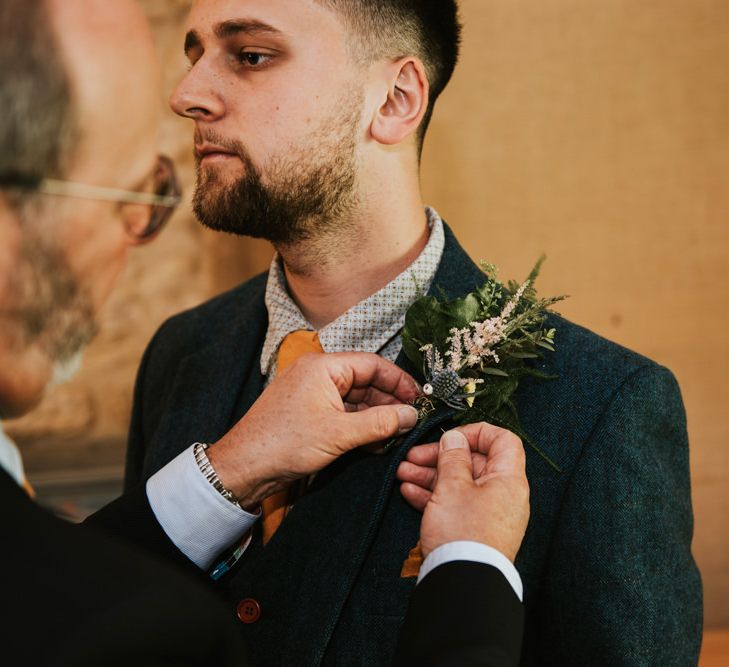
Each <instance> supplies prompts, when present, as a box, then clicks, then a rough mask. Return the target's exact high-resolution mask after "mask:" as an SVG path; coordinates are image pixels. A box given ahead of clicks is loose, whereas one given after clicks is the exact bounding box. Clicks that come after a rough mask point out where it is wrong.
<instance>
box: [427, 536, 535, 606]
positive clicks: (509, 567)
mask: <svg viewBox="0 0 729 667" xmlns="http://www.w3.org/2000/svg"><path fill="white" fill-rule="evenodd" d="M456 560H468V561H473V562H475V563H484V564H485V565H491V566H493V567H495V568H496V569H497V570H499V571H500V572H501V574H503V575H504V576H505V577H506V580H507V581H508V582H509V583H510V584H511V587H512V588H513V589H514V593H516V595H517V597H518V598H519V600H521V601H523V598H524V587H523V585H522V583H521V577H520V576H519V573H518V572H517V571H516V568H515V567H514V564H513V563H512V562H511V561H510V560H509V559H508V558H507V557H506V556H504V554H502V553H501V552H500V551H497V550H496V549H494V548H493V547H490V546H487V545H486V544H482V543H481V542H469V541H466V540H462V541H459V542H448V543H447V544H441V546H439V547H437V548H436V549H433V551H431V552H430V553H429V554H428V555H427V557H426V558H425V560H424V561H423V564H422V565H421V566H420V575H419V576H418V583H420V582H421V581H422V580H423V579H424V578H425V577H426V576H427V575H428V573H429V572H432V571H433V570H434V569H435V568H436V567H438V566H439V565H444V564H445V563H451V562H453V561H456Z"/></svg>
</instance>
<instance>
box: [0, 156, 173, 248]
mask: <svg viewBox="0 0 729 667" xmlns="http://www.w3.org/2000/svg"><path fill="white" fill-rule="evenodd" d="M0 187H2V188H7V189H15V190H24V191H31V192H37V193H40V194H44V195H52V196H59V197H78V198H80V199H93V200H96V201H111V202H118V203H119V204H121V205H122V217H123V220H124V227H125V228H126V230H127V233H128V234H129V236H130V237H131V238H132V240H133V241H134V242H135V243H137V244H141V243H145V242H148V241H151V240H152V239H153V238H154V237H155V236H156V235H157V234H159V232H160V231H161V230H162V228H163V227H164V226H165V224H166V223H167V221H168V220H169V219H170V217H171V216H172V213H173V212H174V210H175V208H176V207H177V206H178V204H179V203H180V201H181V200H182V197H181V196H180V195H181V191H180V187H179V185H178V182H177V177H176V175H175V168H174V165H173V164H172V160H170V159H169V158H168V157H166V156H164V155H160V156H158V158H157V164H156V165H155V168H154V171H153V172H152V174H150V176H149V178H148V179H147V183H146V184H145V190H147V189H149V190H150V191H142V192H136V191H134V190H118V189H116V188H105V187H101V186H97V185H87V184H85V183H76V182H74V181H62V180H56V179H53V178H44V179H41V180H39V181H35V182H34V181H33V180H32V179H30V178H23V177H22V176H11V177H7V178H3V177H0Z"/></svg>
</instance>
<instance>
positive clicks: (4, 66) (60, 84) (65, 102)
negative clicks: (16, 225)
mask: <svg viewBox="0 0 729 667" xmlns="http://www.w3.org/2000/svg"><path fill="white" fill-rule="evenodd" d="M0 109H2V116H1V117H0V182H8V181H10V180H12V179H22V180H23V181H31V182H33V181H39V180H40V179H42V178H44V177H50V176H58V175H61V174H62V173H63V170H64V168H65V166H66V162H67V159H68V157H69V152H70V148H71V143H72V134H73V132H72V125H73V110H72V102H71V92H70V86H69V81H68V77H67V75H66V71H65V67H64V64H63V62H62V58H61V55H60V52H59V49H58V46H57V44H56V39H55V36H54V34H53V29H52V26H51V23H50V18H49V16H48V10H47V8H46V6H45V2H43V0H2V2H0ZM11 203H17V202H13V201H12V200H11Z"/></svg>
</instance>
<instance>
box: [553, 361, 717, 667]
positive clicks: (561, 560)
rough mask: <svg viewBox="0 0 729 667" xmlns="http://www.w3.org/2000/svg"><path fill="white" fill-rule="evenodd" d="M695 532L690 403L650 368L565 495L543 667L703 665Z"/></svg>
mask: <svg viewBox="0 0 729 667" xmlns="http://www.w3.org/2000/svg"><path fill="white" fill-rule="evenodd" d="M565 446H569V443H565ZM692 532H693V514H692V509H691V488H690V479H689V456H688V438H687V433H686V417H685V413H684V408H683V403H682V400H681V395H680V392H679V389H678V385H677V384H676V381H675V379H674V377H673V375H672V374H671V373H670V372H669V371H668V370H667V369H665V368H662V367H659V366H656V365H653V364H651V365H648V366H644V367H642V368H641V369H639V370H637V371H635V372H634V373H633V374H632V375H631V376H630V377H629V378H628V379H627V380H626V381H625V382H624V383H623V385H622V386H621V387H620V388H619V389H618V390H617V392H616V393H615V394H614V396H613V398H612V400H611V401H610V403H609V404H608V406H607V407H606V409H605V411H604V412H603V414H602V416H601V418H600V419H599V420H598V422H597V424H596V426H595V428H594V430H593V432H592V435H591V437H590V438H589V440H588V442H587V443H586V445H585V447H584V449H583V452H582V454H581V459H580V460H579V461H578V463H577V465H576V467H575V469H574V472H573V476H572V479H571V480H570V483H569V484H568V487H567V490H566V492H565V497H564V500H563V503H562V510H561V513H560V516H559V517H558V519H557V531H556V536H555V538H554V542H553V545H552V549H551V553H550V558H549V562H548V566H547V571H546V572H545V574H544V576H543V581H544V584H543V585H544V587H545V590H544V591H543V593H544V600H545V607H544V608H541V609H540V610H539V615H540V617H541V618H540V619H539V624H540V625H541V626H542V632H540V635H541V640H540V641H541V647H540V653H541V655H542V660H543V662H544V663H545V664H562V665H592V666H593V667H598V666H600V665H606V666H607V665H623V666H628V665H635V666H636V667H637V666H639V665H641V666H642V665H661V666H662V667H665V666H668V665H695V664H696V663H697V661H698V655H699V650H700V645H701V634H702V623H703V618H702V591H701V579H700V576H699V572H698V569H697V567H696V564H695V562H694V559H693V557H692V555H691V538H692Z"/></svg>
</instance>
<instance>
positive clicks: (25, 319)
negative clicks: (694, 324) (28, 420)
mask: <svg viewBox="0 0 729 667" xmlns="http://www.w3.org/2000/svg"><path fill="white" fill-rule="evenodd" d="M120 53H125V57H124V58H120V57H119V54H120ZM156 74H157V69H156V63H155V56H154V52H153V46H152V41H151V37H150V35H149V31H148V27H147V25H146V22H145V19H144V16H143V15H142V13H141V11H140V9H139V8H138V7H137V6H136V5H135V4H134V3H133V2H129V1H128V0H117V1H116V2H114V3H108V2H103V1H102V0H48V1H47V2H42V1H41V0H32V1H29V0H4V1H3V3H2V4H1V5H0V100H2V106H3V109H4V116H3V119H2V122H0V418H6V417H8V416H16V415H19V414H23V413H24V412H26V411H28V410H29V409H31V408H32V407H33V405H34V404H35V403H37V401H38V400H40V398H41V396H42V394H43V391H44V389H45V387H46V386H47V385H48V384H49V382H50V381H51V379H52V377H53V376H54V371H57V370H58V369H62V368H65V367H67V366H69V364H70V363H71V361H72V360H73V359H75V358H76V357H77V356H78V354H80V352H81V351H82V349H83V347H84V345H85V344H86V343H87V342H88V341H89V339H90V338H91V337H92V335H93V332H94V330H95V324H94V320H95V316H96V313H97V312H98V310H99V308H100V307H101V305H102V303H103V302H104V301H105V299H106V297H107V296H108V294H109V291H110V290H111V288H112V286H113V284H114V282H115V280H116V277H117V275H118V273H119V271H120V270H121V268H122V266H123V263H124V259H125V255H126V251H127V250H128V248H129V247H130V246H132V245H135V244H139V243H142V242H144V241H148V240H150V239H151V238H153V237H154V235H155V234H156V233H157V232H159V230H160V229H161V227H162V226H163V224H164V222H165V221H166V219H167V218H168V217H169V214H170V213H171V211H172V209H173V208H174V206H175V205H176V204H177V202H178V201H179V198H178V197H177V192H176V187H175V179H174V172H173V170H172V166H171V164H170V163H169V161H167V160H166V159H164V158H161V157H159V156H157V155H156V154H155V147H156V145H157V131H158V125H157V113H156V107H157V103H156V92H155V91H156V90H157V89H158V85H159V81H158V78H157V76H156ZM120 120H121V121H122V122H120ZM63 374H65V371H63V372H58V373H56V375H63ZM417 393H418V390H417V387H416V385H415V383H414V382H413V380H412V378H410V377H409V376H408V375H407V374H406V373H405V372H403V371H402V370H401V369H399V368H397V367H396V366H395V365H393V364H391V363H390V362H387V361H386V360H383V359H381V358H379V357H377V356H376V355H373V354H369V355H368V354H351V353H350V354H346V353H345V354H341V355H309V356H308V357H307V358H305V359H301V360H300V361H298V362H297V363H296V364H294V365H292V367H291V368H290V369H289V370H287V371H286V372H285V373H282V374H281V377H280V378H279V379H278V380H276V381H275V382H273V383H272V384H271V385H270V386H269V387H268V389H267V390H266V391H265V392H264V393H263V395H262V396H261V397H260V398H259V399H258V400H257V401H256V403H255V405H254V406H253V407H252V408H251V410H250V411H248V413H247V414H246V416H245V417H244V418H243V419H241V420H240V421H239V422H238V423H236V424H235V425H232V428H231V430H230V432H229V433H228V434H227V436H226V438H225V439H224V440H223V441H221V442H219V443H217V444H215V445H212V446H210V447H209V448H207V449H206V448H205V447H204V446H203V445H198V446H195V447H193V446H190V447H189V448H188V450H187V456H186V457H183V458H178V459H176V461H175V462H174V463H173V464H170V465H169V466H165V467H163V469H162V470H161V471H160V472H159V474H158V475H157V476H156V477H155V479H154V480H150V482H148V483H147V484H146V485H139V486H138V487H137V488H135V489H132V490H130V491H129V492H127V493H126V494H125V495H124V496H123V497H121V498H120V499H118V500H117V501H115V502H114V503H112V504H111V505H109V506H107V507H105V508H103V509H102V510H101V511H99V512H98V513H96V514H95V515H93V516H92V517H90V519H89V520H88V521H87V522H86V524H85V525H83V526H73V525H70V524H68V523H66V522H64V521H61V520H59V519H57V518H55V517H53V516H52V515H51V514H49V513H47V512H45V511H44V510H42V509H41V508H40V507H38V506H37V505H36V504H35V503H34V502H33V501H32V500H31V498H30V497H29V496H28V494H27V493H26V490H23V488H22V487H23V485H24V483H25V480H24V475H23V468H22V461H21V459H20V456H19V453H18V451H17V449H16V448H15V446H14V445H13V443H11V442H10V441H9V440H8V439H7V438H6V437H5V436H4V434H3V432H2V429H1V428H0V503H1V504H2V508H3V546H2V553H1V555H0V573H1V574H0V576H1V577H2V580H1V581H2V591H3V603H2V628H3V645H2V648H1V649H0V656H1V658H2V661H3V664H13V665H15V664H33V665H101V664H103V665H161V664H174V665H183V664H185V665H188V664H189V665H192V664H195V665H210V664H216V665H218V664H221V665H233V664H236V665H241V664H247V663H246V660H245V657H244V652H243V645H242V642H241V640H240V637H239V634H238V632H237V628H236V626H235V624H234V623H233V621H232V619H233V618H234V616H233V613H232V612H231V610H230V609H226V607H225V606H223V605H222V603H221V602H220V601H219V600H217V599H216V597H215V596H214V595H212V594H211V592H210V591H208V590H206V589H205V587H204V586H203V585H202V584H201V583H200V581H204V582H206V583H208V585H209V583H210V579H209V578H208V577H203V576H201V572H200V570H201V569H205V568H206V567H207V564H208V562H209V561H210V560H212V559H213V558H214V556H215V555H216V554H217V553H218V552H220V551H221V550H222V549H223V548H224V547H226V546H228V544H229V543H230V541H231V540H232V539H233V537H231V536H235V537H236V538H239V537H240V535H241V534H242V533H244V532H245V530H246V528H247V527H248V526H250V524H251V522H252V521H254V520H255V516H251V514H249V513H248V512H246V511H245V510H244V509H243V508H244V507H247V508H249V509H252V508H254V507H255V506H256V505H257V504H258V502H259V501H260V500H261V499H262V498H263V497H265V496H266V495H268V494H270V493H271V492H273V491H276V490H277V489H279V488H281V487H283V486H285V485H287V484H289V483H290V482H292V481H295V480H297V479H300V478H305V477H306V476H308V475H310V474H312V473H315V472H316V471H318V470H320V469H322V468H323V467H325V466H326V465H327V464H329V463H331V462H332V461H334V460H335V459H336V458H337V457H338V456H340V455H341V454H343V453H344V452H347V451H349V450H351V449H353V448H355V447H356V446H357V445H361V444H365V443H370V442H372V441H376V440H380V439H382V438H389V437H392V436H394V435H397V434H403V433H405V432H407V431H409V430H410V429H411V428H412V426H413V425H414V423H415V418H416V415H415V410H414V408H412V407H410V406H407V405H403V403H405V402H408V401H411V400H412V399H414V398H415V397H416V396H417ZM283 404H286V408H285V410H284V413H283V414H282V412H281V410H280V408H279V406H281V405H283ZM323 422H324V423H327V424H329V426H330V428H329V429H327V431H326V432H322V431H321V424H322V423H323ZM292 424H295V425H296V428H295V429H294V428H292V426H291V425H292ZM332 424H334V425H335V427H334V428H331V426H332ZM464 436H465V437H464ZM469 444H470V445H471V446H472V447H473V448H474V450H478V452H477V451H474V454H473V457H474V459H475V460H476V461H478V460H479V457H480V454H479V452H485V453H486V457H487V459H488V460H489V461H492V462H493V464H494V465H497V466H498V467H499V469H500V470H501V471H502V474H501V475H499V478H498V480H494V479H490V480H481V481H479V482H477V481H474V479H473V477H474V470H473V468H472V454H471V451H470V450H469ZM441 449H442V451H441V452H440V454H439V461H438V465H439V469H440V473H441V474H440V479H439V482H438V487H436V489H435V490H434V492H433V496H432V498H433V501H434V502H433V503H429V504H428V507H427V508H426V512H425V515H424V520H423V540H424V542H423V545H424V548H425V547H426V546H427V550H431V549H432V550H433V553H434V554H436V555H437V554H440V556H438V558H439V560H438V562H436V563H433V573H432V574H429V575H428V576H426V577H425V579H424V580H423V583H422V584H420V585H419V586H418V589H417V595H416V597H415V599H414V600H413V607H412V611H411V613H410V617H409V618H410V622H409V624H408V626H407V627H406V629H405V631H404V634H403V641H402V644H401V652H400V659H401V660H402V661H403V663H405V664H408V663H410V664H411V663H412V661H413V660H415V659H417V658H418V656H419V655H420V653H421V652H425V653H426V655H428V656H429V658H431V657H433V656H441V657H442V658H443V659H449V660H450V659H454V660H457V661H458V662H459V663H461V664H463V662H464V661H465V662H472V661H475V660H478V661H481V660H482V659H483V658H484V656H486V657H487V658H488V660H489V661H492V662H493V664H498V665H509V664H514V662H515V661H516V660H517V659H518V652H519V639H520V635H521V614H522V611H521V604H520V602H519V600H518V597H517V595H516V594H515V593H514V591H512V589H511V585H510V583H509V581H508V580H507V578H506V576H504V574H502V572H501V571H503V572H504V573H506V575H513V574H514V573H513V566H511V564H510V563H509V562H508V560H507V558H506V556H501V559H502V560H503V561H505V563H501V564H499V563H498V559H497V567H493V566H489V565H485V564H483V563H475V564H474V563H471V564H464V563H451V562H447V561H449V560H453V558H452V557H451V558H450V559H449V558H448V553H447V550H448V549H451V550H452V547H453V543H454V541H457V540H463V539H466V540H476V541H477V542H478V543H479V546H480V548H481V550H484V551H487V552H488V551H489V547H487V546H486V544H491V545H493V547H495V548H498V549H499V550H500V551H501V552H502V553H504V554H506V555H507V556H510V557H511V558H513V556H514V554H515V553H516V550H517V549H518V545H519V543H520V541H521V538H522V536H523V532H524V529H525V528H526V522H527V517H528V513H529V508H528V485H527V483H526V478H525V475H524V457H523V454H522V449H521V444H520V443H519V441H518V439H517V438H516V437H515V436H513V435H512V434H509V433H508V432H506V431H502V430H500V429H495V428H492V427H489V426H487V425H480V426H478V427H476V428H472V429H470V430H468V429H466V430H464V431H463V435H459V434H458V433H450V434H448V437H444V439H443V443H442V446H441ZM210 461H213V462H214V463H215V468H212V467H211V464H210ZM479 465H481V464H479ZM476 472H478V469H477V470H476ZM215 473H219V474H220V475H222V476H223V477H224V478H225V480H226V484H229V485H230V486H231V487H233V488H234V489H235V496H236V497H235V498H233V497H232V496H231V494H230V493H229V492H228V491H227V490H226V489H225V488H224V487H223V486H222V485H221V482H220V479H219V478H218V477H217V476H216V474H215ZM420 493H421V494H425V496H423V497H425V498H426V502H427V497H428V495H429V494H428V492H427V491H425V490H424V489H421V491H420ZM486 499H488V503H486V502H482V500H486ZM207 505H212V506H213V507H214V508H216V514H215V518H216V519H217V521H218V522H217V523H216V522H215V521H213V522H212V523H210V524H207V525H204V526H200V525H199V524H195V522H194V520H192V521H191V523H193V524H194V528H195V530H194V531H190V530H188V531H187V532H186V531H185V526H186V523H187V522H188V521H190V517H192V518H193V519H194V517H195V516H196V515H197V513H198V511H199V510H200V509H203V510H204V509H205V508H206V507H207ZM497 508H498V509H497ZM504 512H505V513H506V514H507V515H509V516H510V517H512V519H513V521H512V525H510V526H508V525H502V526H499V525H497V522H491V521H485V520H484V519H486V517H487V516H489V515H493V516H494V517H496V516H500V517H501V516H503V513H504ZM469 517H470V518H469ZM474 517H480V520H479V521H478V522H474V520H473V519H474ZM469 524H470V526H471V527H470V526H469ZM487 524H492V525H491V526H490V527H487V529H485V530H484V529H483V528H482V527H479V526H486V525H487ZM474 525H475V526H476V528H475V529H473V528H472V526H474ZM456 546H457V545H456ZM444 549H445V550H446V552H444ZM491 551H493V549H491ZM497 555H498V554H497ZM492 560H493V556H492ZM441 563H444V564H441ZM183 570H186V571H187V574H185V572H183ZM500 570H501V571H500ZM191 575H192V576H191ZM193 577H196V578H197V579H199V580H200V581H195V580H194V578H193ZM516 579H517V580H518V576H517V577H516ZM474 586H476V587H478V588H481V589H484V590H493V589H494V587H495V588H496V589H497V590H498V591H499V596H498V599H494V598H493V597H492V600H493V603H492V604H491V605H490V606H489V608H488V610H484V609H483V608H482V607H479V609H478V610H477V611H476V613H475V614H473V615H471V616H470V617H468V618H465V617H464V618H463V619H462V620H463V622H461V623H458V627H459V631H460V635H459V636H460V637H461V638H462V641H460V642H459V644H458V645H457V646H452V645H449V644H448V643H447V642H441V643H440V644H438V643H437V642H438V641H439V638H440V635H439V632H438V631H439V629H438V628H434V627H432V626H433V623H432V620H430V619H429V618H428V615H427V613H425V612H426V611H427V609H428V605H430V604H432V603H433V601H438V602H443V603H446V604H447V603H448V600H449V599H450V597H449V596H453V595H454V594H457V591H459V590H460V591H461V592H463V591H464V590H471V589H472V588H473V587H474ZM249 602H250V601H249ZM424 607H425V609H424ZM248 608H249V607H245V609H248ZM487 624H488V625H491V626H494V627H496V628H498V631H494V632H493V633H491V634H490V635H489V637H488V639H486V638H484V636H483V633H482V631H481V630H482V628H483V627H484V626H485V625H487ZM421 633H423V634H422V636H421ZM424 640H427V641H424ZM438 659H440V658H438Z"/></svg>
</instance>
